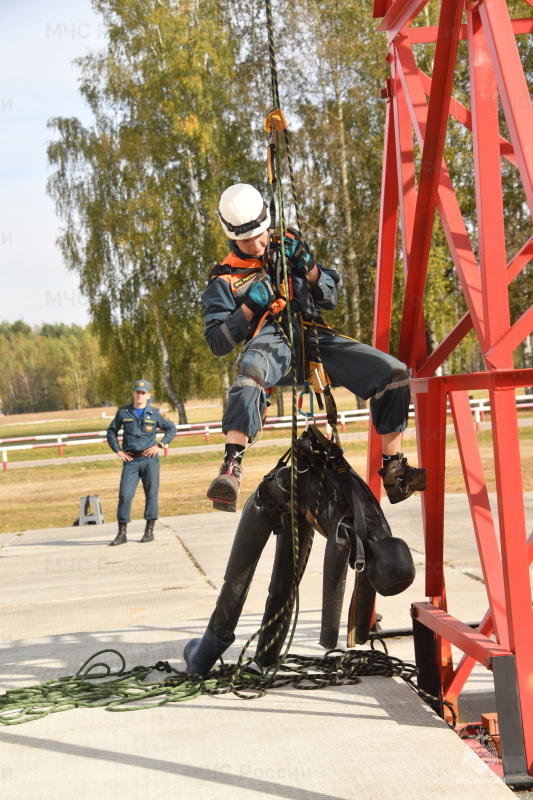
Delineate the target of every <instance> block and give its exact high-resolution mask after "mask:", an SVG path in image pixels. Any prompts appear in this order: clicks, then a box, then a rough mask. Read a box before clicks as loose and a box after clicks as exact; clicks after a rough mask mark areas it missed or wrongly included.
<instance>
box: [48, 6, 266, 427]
mask: <svg viewBox="0 0 533 800" xmlns="http://www.w3.org/2000/svg"><path fill="white" fill-rule="evenodd" d="M94 5H95V8H96V9H97V10H98V11H99V12H100V13H101V14H102V15H103V18H104V21H105V24H106V29H107V41H106V47H105V49H104V50H103V51H102V52H101V53H98V54H91V55H89V56H86V57H85V58H82V59H80V60H79V66H80V68H81V72H82V83H81V91H82V94H83V96H84V97H85V99H86V101H87V102H88V104H89V106H90V108H91V110H92V112H93V114H94V119H95V121H94V124H93V125H92V126H91V127H89V128H84V127H83V126H82V125H81V124H80V122H79V121H78V120H77V119H62V118H61V119H55V120H52V121H51V127H52V128H53V129H54V130H55V131H56V132H57V133H58V134H59V139H58V140H57V141H55V142H54V143H52V144H51V145H50V147H49V159H50V162H51V164H52V165H53V166H54V167H55V168H56V171H55V173H54V175H53V176H52V178H51V179H50V182H49V191H50V193H51V195H52V196H53V198H54V199H55V201H56V205H57V209H58V212H59V214H60V216H61V217H62V219H63V221H64V229H63V232H62V234H61V236H60V238H59V244H60V247H61V249H62V252H63V256H64V258H65V261H66V264H67V266H68V267H69V268H70V269H73V270H76V271H77V272H78V273H79V275H80V286H81V289H82V291H83V292H84V293H85V294H86V295H87V296H88V298H89V304H90V313H91V316H92V318H93V319H94V322H95V326H96V330H97V332H98V335H99V337H100V341H101V343H102V346H103V349H104V351H105V352H106V353H107V354H109V356H110V363H111V362H112V363H114V365H115V367H114V370H113V374H112V375H111V376H110V381H109V384H110V386H109V388H110V391H112V393H113V396H115V397H117V396H119V395H120V394H121V390H122V387H123V385H124V383H125V382H128V383H130V382H131V380H132V379H133V378H134V375H135V374H136V372H138V370H139V368H142V369H144V371H145V372H146V371H147V370H151V371H152V373H153V374H154V376H155V377H154V382H155V386H156V388H157V390H158V392H161V390H162V389H163V390H164V393H165V394H166V396H167V397H168V399H169V400H170V401H171V402H172V403H173V404H174V406H175V407H177V408H178V411H179V413H180V421H182V422H183V421H186V418H185V409H184V406H183V401H184V399H185V398H186V397H187V396H188V395H189V394H190V393H191V391H193V390H194V391H195V392H197V393H201V392H202V390H203V388H204V387H205V386H206V384H208V385H209V388H210V390H211V391H212V390H213V384H212V380H211V378H212V375H213V372H214V371H215V369H214V367H213V366H212V365H211V363H210V361H211V357H210V355H209V354H208V353H207V350H206V348H205V344H204V342H203V337H202V327H201V309H200V295H201V292H202V291H203V288H204V287H205V278H206V271H207V270H206V266H207V265H209V268H210V267H211V266H212V264H213V263H215V262H216V261H217V260H218V259H219V258H220V256H221V255H222V250H221V244H222V242H221V237H220V228H219V223H218V219H217V218H216V216H215V214H214V211H215V210H216V207H217V204H218V197H219V195H220V193H221V191H223V189H224V188H226V186H227V184H228V178H229V177H232V176H233V175H236V176H237V174H238V177H239V179H241V180H242V179H246V178H251V176H252V175H253V172H254V164H255V162H254V160H253V158H251V157H250V155H249V153H250V150H251V149H252V148H251V144H250V133H249V132H250V130H251V128H250V126H249V125H247V126H243V125H241V124H240V122H241V120H240V116H239V114H240V112H239V109H236V108H235V103H234V84H235V64H236V57H237V47H236V44H235V42H234V41H233V39H232V36H231V30H230V26H229V24H228V22H227V20H226V15H225V10H224V7H223V6H222V5H221V4H220V3H218V2H215V1H214V0H205V1H204V2H201V3H198V2H186V3H179V4H178V3H174V2H162V0H152V1H151V2H146V0H120V1H119V0H95V2H94ZM117 364H119V368H118V369H117Z"/></svg>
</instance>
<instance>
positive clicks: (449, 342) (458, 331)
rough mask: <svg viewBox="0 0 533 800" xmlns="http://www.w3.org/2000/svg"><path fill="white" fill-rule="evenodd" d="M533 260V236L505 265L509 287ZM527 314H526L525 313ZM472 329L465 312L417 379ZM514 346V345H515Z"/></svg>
mask: <svg viewBox="0 0 533 800" xmlns="http://www.w3.org/2000/svg"><path fill="white" fill-rule="evenodd" d="M531 258H533V236H532V237H531V238H530V239H528V241H527V242H526V244H525V245H524V246H523V247H522V248H521V249H520V250H519V251H518V253H516V255H515V256H513V258H512V259H511V261H510V262H509V264H508V265H507V270H506V277H507V284H508V285H510V284H511V283H512V281H513V280H514V279H515V278H516V276H517V275H519V274H520V272H521V271H522V270H523V269H524V267H525V266H526V265H527V264H528V263H529V262H530V261H531ZM526 313H527V312H526ZM471 329H472V319H471V317H470V312H467V313H466V314H465V315H464V317H462V318H461V319H460V320H459V322H458V323H457V325H455V326H454V327H453V328H452V330H451V331H450V332H449V333H448V334H447V336H446V337H445V338H444V339H443V340H442V342H440V344H439V345H438V346H437V347H436V348H435V349H434V350H433V352H432V353H431V354H430V355H429V356H428V357H427V359H426V361H425V362H424V363H423V364H421V366H420V367H419V368H418V369H417V371H416V377H417V378H429V377H431V375H433V373H434V372H435V370H436V369H438V367H440V365H441V364H442V362H443V361H445V359H447V358H448V356H449V355H450V353H451V352H452V351H453V350H454V348H455V347H457V345H458V344H459V343H460V342H461V341H462V340H463V338H464V337H465V336H466V334H467V333H468V332H469V331H470V330H471ZM523 338H525V337H523ZM523 338H522V339H520V340H519V342H518V343H520V342H521V341H523ZM497 346H498V342H497V343H496V345H495V348H496V347H497ZM515 346H516V345H515ZM493 349H494V348H492V349H491V350H489V351H488V353H487V354H486V356H485V358H486V360H487V362H488V363H489V364H491V359H492V350H493Z"/></svg>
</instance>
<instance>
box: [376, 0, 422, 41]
mask: <svg viewBox="0 0 533 800" xmlns="http://www.w3.org/2000/svg"><path fill="white" fill-rule="evenodd" d="M428 2H429V0H395V2H394V3H392V5H391V6H390V8H389V9H388V11H387V13H386V14H385V16H384V17H383V19H382V20H381V22H380V23H379V25H378V27H377V30H378V31H388V33H389V41H391V40H392V39H394V37H395V36H396V35H397V34H398V33H399V32H400V31H401V30H402V28H405V27H406V26H407V25H409V24H410V23H411V22H412V21H413V20H414V18H415V17H416V16H417V14H419V13H420V11H421V10H422V9H423V8H424V6H425V5H427V4H428Z"/></svg>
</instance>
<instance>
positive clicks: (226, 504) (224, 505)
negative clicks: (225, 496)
mask: <svg viewBox="0 0 533 800" xmlns="http://www.w3.org/2000/svg"><path fill="white" fill-rule="evenodd" d="M209 499H210V500H211V498H209ZM213 508H214V509H215V511H237V503H231V502H230V501H229V500H213Z"/></svg>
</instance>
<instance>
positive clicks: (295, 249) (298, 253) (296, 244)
mask: <svg viewBox="0 0 533 800" xmlns="http://www.w3.org/2000/svg"><path fill="white" fill-rule="evenodd" d="M287 234H291V235H290V236H288V235H287ZM287 234H285V236H284V239H283V246H284V248H285V257H286V258H287V259H288V260H289V261H290V262H291V265H292V266H293V267H294V269H296V270H297V271H298V272H306V271H307V272H309V271H310V270H312V269H313V267H314V265H315V260H314V258H313V256H312V255H311V253H310V252H309V248H308V246H307V245H306V243H305V242H304V240H303V239H302V236H301V234H300V231H297V230H296V228H287Z"/></svg>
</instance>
